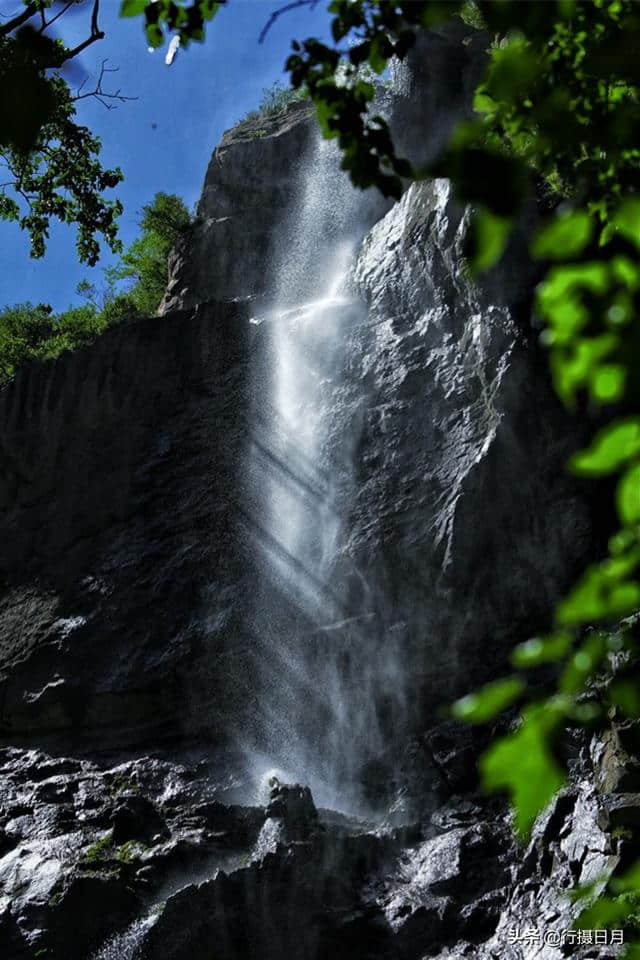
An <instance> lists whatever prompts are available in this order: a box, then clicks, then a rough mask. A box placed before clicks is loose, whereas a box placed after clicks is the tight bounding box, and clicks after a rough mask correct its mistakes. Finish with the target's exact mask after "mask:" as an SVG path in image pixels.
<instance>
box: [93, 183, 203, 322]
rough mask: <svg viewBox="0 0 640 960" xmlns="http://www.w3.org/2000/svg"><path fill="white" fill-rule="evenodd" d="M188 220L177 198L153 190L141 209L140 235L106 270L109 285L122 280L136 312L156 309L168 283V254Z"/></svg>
mask: <svg viewBox="0 0 640 960" xmlns="http://www.w3.org/2000/svg"><path fill="white" fill-rule="evenodd" d="M190 223H191V215H190V213H189V210H188V208H187V207H186V205H185V204H184V202H183V201H182V200H181V199H180V197H177V196H176V195H175V194H172V193H156V195H155V197H154V198H153V200H152V201H151V203H146V204H145V205H144V206H143V208H142V219H141V220H140V222H139V227H140V231H141V232H140V236H139V237H137V238H136V239H135V240H134V241H133V243H132V244H131V245H130V246H129V247H128V248H127V249H126V250H125V252H124V253H123V254H122V257H121V258H120V262H119V263H118V264H116V265H115V266H114V267H107V269H106V270H105V274H106V276H107V280H108V281H109V283H110V284H111V285H112V287H114V288H115V286H116V285H117V284H118V283H119V282H121V281H125V283H126V284H127V288H126V294H127V297H128V299H129V300H130V301H131V302H132V303H133V305H134V306H135V308H136V310H137V311H138V312H139V313H141V314H144V315H147V316H148V315H150V314H153V313H155V312H156V310H157V309H158V306H159V304H160V301H161V300H162V296H163V294H164V291H165V289H166V286H167V262H168V259H169V253H170V252H171V248H172V247H173V245H174V244H175V242H176V240H177V238H178V237H179V236H180V234H181V233H182V231H183V230H186V229H187V227H188V226H189V224H190Z"/></svg>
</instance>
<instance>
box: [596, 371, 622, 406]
mask: <svg viewBox="0 0 640 960" xmlns="http://www.w3.org/2000/svg"><path fill="white" fill-rule="evenodd" d="M626 379H627V371H626V368H625V367H623V366H622V364H621V363H604V364H602V366H600V367H597V368H596V369H595V370H594V371H593V372H592V374H591V379H590V388H591V396H592V397H593V399H594V400H598V401H599V402H600V403H614V402H615V401H616V400H619V399H620V398H621V397H622V394H623V393H624V385H625V382H626Z"/></svg>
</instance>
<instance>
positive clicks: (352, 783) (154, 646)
mask: <svg viewBox="0 0 640 960" xmlns="http://www.w3.org/2000/svg"><path fill="white" fill-rule="evenodd" d="M482 49H483V43H482V42H481V41H479V40H478V38H477V36H475V35H473V34H471V33H469V32H468V31H466V30H463V29H462V28H461V29H460V30H458V31H455V32H453V33H450V34H446V33H445V34H442V33H440V34H430V35H425V37H424V38H423V39H422V40H421V43H420V45H419V47H418V50H417V51H416V52H415V53H414V55H413V60H412V64H411V70H410V72H409V73H408V74H405V75H404V78H403V82H402V84H401V85H400V86H399V87H398V88H397V89H396V90H395V92H394V91H392V92H391V93H389V94H387V95H386V97H387V101H386V107H385V109H388V111H389V112H390V115H391V117H392V121H393V124H394V125H395V127H394V129H395V130H396V133H397V136H398V137H399V138H400V139H401V141H402V143H403V145H404V146H405V147H406V149H407V150H408V151H410V152H411V151H416V150H417V151H419V152H420V154H421V155H422V157H424V156H426V155H428V154H429V151H432V150H435V149H436V148H437V146H438V144H439V143H440V142H441V140H442V137H443V136H444V131H446V129H447V127H448V125H450V124H451V123H452V122H454V120H455V119H456V117H459V116H461V115H463V114H464V113H465V112H466V111H467V110H468V109H469V106H468V94H469V90H470V89H472V86H473V82H474V77H475V76H477V70H478V63H479V58H481V56H482ZM438 64H440V65H441V67H442V69H441V70H439V69H438ZM452 64H453V65H455V70H453V67H452ZM444 65H446V68H445V66H444ZM452 70H453V74H452ZM467 219H468V214H467V213H466V212H465V211H464V210H461V209H460V208H459V207H458V206H457V205H456V203H455V201H454V198H452V196H451V192H450V188H449V185H448V184H447V182H446V181H436V182H433V183H424V184H420V185H414V186H412V187H411V188H410V189H408V190H407V191H406V193H405V194H404V196H403V198H402V199H401V200H400V201H399V202H398V203H397V204H395V205H393V206H390V205H389V204H388V203H385V202H383V201H381V200H380V198H378V197H376V196H375V195H364V196H362V195H358V194H356V193H355V191H353V190H352V189H351V187H350V186H349V184H348V183H347V181H346V180H345V178H344V176H343V175H341V174H340V172H339V170H338V163H337V158H336V156H335V154H333V153H332V152H331V151H330V150H328V149H327V148H326V147H325V146H323V145H322V144H320V142H319V139H318V136H317V131H316V130H315V127H314V121H313V118H312V116H311V111H310V110H309V108H308V106H306V105H305V104H296V105H293V106H291V107H289V108H288V109H287V110H285V111H283V112H282V113H281V114H279V115H276V116H273V117H270V118H265V119H260V120H257V121H249V122H247V123H244V124H241V125H240V126H239V127H237V128H235V129H234V130H233V131H230V132H229V133H227V134H226V135H225V137H224V139H223V141H222V144H221V145H220V147H219V148H218V149H217V150H216V152H215V154H214V157H213V159H212V161H211V164H210V167H209V170H208V172H207V176H206V180H205V185H204V190H203V195H202V199H201V202H200V206H199V210H198V218H197V220H196V222H195V224H194V226H193V229H192V231H191V233H190V234H189V235H188V236H187V237H185V239H184V241H183V242H182V243H181V245H180V247H179V249H178V250H177V251H176V252H175V254H174V257H173V260H172V264H171V279H170V284H169V288H168V290H167V294H166V297H165V301H164V304H163V312H162V315H161V316H159V317H154V318H149V319H148V320H145V321H143V322H141V323H136V324H133V325H125V326H122V327H118V328H116V329H113V330H111V331H109V332H108V333H106V334H105V335H104V336H103V337H102V338H101V339H100V340H99V341H98V342H97V343H96V344H94V345H93V346H91V347H88V348H86V349H84V350H81V351H78V352H76V353H74V354H70V355H67V356H63V357H61V358H59V359H58V360H56V361H54V362H48V363H43V364H39V365H34V366H32V367H30V368H29V369H25V370H23V371H21V372H20V373H19V374H18V376H17V377H16V378H15V379H14V381H13V382H12V383H10V384H9V385H8V386H7V387H6V388H4V389H3V391H2V392H1V393H0V418H1V420H2V423H3V432H2V439H1V441H0V463H1V465H2V471H1V477H2V479H1V481H0V503H1V504H2V518H1V520H0V530H1V532H0V544H2V546H1V547H0V569H1V570H2V575H3V588H2V597H1V599H0V720H1V723H2V727H1V736H2V743H3V749H2V753H1V755H0V771H1V776H2V780H1V781H0V798H1V799H0V883H2V893H3V899H2V900H1V901H0V942H2V944H3V946H4V949H5V953H4V954H3V955H5V956H7V957H8V958H9V960H23V958H32V957H36V956H39V957H43V956H44V957H51V958H58V957H59V958H63V957H64V958H78V960H80V958H85V957H90V956H95V957H99V958H102V960H110V958H112V960H115V958H118V960H126V958H135V960H142V958H147V960H162V958H165V957H166V958H169V957H171V958H175V960H182V958H187V957H189V958H200V957H202V958H203V960H204V958H209V957H210V956H211V955H212V950H214V951H215V955H216V957H217V958H219V960H222V958H230V960H231V958H233V960H246V958H249V957H256V958H257V957H260V958H261V960H263V958H274V960H275V958H284V957H286V956H288V957H295V958H300V960H302V958H304V960H307V958H308V960H320V958H325V957H326V958H329V957H330V956H331V957H342V956H350V957H355V958H363V960H364V958H374V957H376V958H377V957H388V958H390V960H391V958H394V960H395V958H398V960H404V958H407V960H410V958H415V960H418V958H423V957H427V956H429V957H438V958H440V960H445V958H453V957H456V958H458V957H478V958H485V957H486V958H489V957H497V956H501V957H508V958H514V960H516V958H520V957H524V956H529V955H533V954H529V953H527V952H526V950H527V949H528V947H527V946H526V944H525V945H523V944H522V943H518V942H515V943H511V942H510V938H509V930H510V928H511V927H515V926H519V927H524V926H526V925H532V924H533V925H538V926H539V927H540V929H541V930H542V929H546V930H552V931H557V932H558V936H560V934H561V932H562V931H564V930H567V929H568V928H569V926H570V922H571V916H572V911H574V909H575V908H574V907H573V906H572V905H571V904H570V903H569V902H568V901H564V900H563V899H562V898H561V897H560V895H559V892H558V887H563V888H568V887H570V886H572V885H575V884H576V883H586V882H589V881H591V880H592V879H594V878H595V877H596V876H599V875H600V874H602V873H603V872H606V871H607V870H610V869H611V868H612V867H613V866H614V865H615V863H617V862H618V859H619V857H620V856H621V855H623V854H624V851H623V849H622V847H623V841H622V840H621V839H620V838H617V839H614V838H613V837H612V836H611V835H610V832H608V825H609V824H610V823H611V824H612V823H614V822H615V823H616V824H617V825H621V824H622V825H624V823H625V822H627V820H628V817H629V816H631V817H632V816H633V802H632V801H631V800H630V799H629V798H627V801H625V791H627V792H628V791H629V790H632V789H635V786H634V783H635V781H634V778H633V765H632V764H631V763H630V761H629V757H628V755H627V754H626V753H625V751H624V749H623V748H622V746H621V745H620V743H621V740H620V738H622V740H624V739H625V738H626V740H628V741H629V742H631V741H632V740H633V737H634V736H635V732H634V730H633V729H629V730H622V731H618V732H617V733H616V734H615V737H617V738H618V739H617V740H616V744H615V745H614V747H612V746H611V743H609V744H608V745H607V744H604V745H603V744H600V746H598V745H597V744H596V745H595V746H594V749H593V750H592V751H591V753H590V752H589V749H588V744H587V743H586V742H583V741H578V740H574V741H571V742H569V743H568V746H567V749H568V750H569V752H570V754H571V757H572V763H573V779H572V783H571V785H570V786H569V788H567V790H566V791H565V792H564V793H563V794H561V795H560V796H559V797H558V798H557V800H556V801H555V803H554V805H553V807H552V809H551V810H550V811H549V812H548V814H547V815H546V816H545V817H544V818H543V819H542V820H541V822H540V823H539V824H538V825H537V827H536V831H535V834H534V837H533V839H532V842H531V844H530V846H529V848H528V850H527V851H526V852H525V851H520V852H518V851H516V849H515V847H514V844H513V840H512V838H511V834H510V831H509V829H508V823H507V819H506V811H505V808H504V806H503V805H502V804H501V802H498V801H488V800H487V799H486V798H483V797H481V796H479V795H478V794H477V793H476V781H475V772H474V762H475V758H476V757H477V754H478V752H479V749H480V745H481V741H482V736H476V735H475V734H474V735H473V736H472V735H471V734H469V733H468V732H467V731H461V730H459V729H457V728H455V727H454V726H453V725H452V724H450V723H448V722H446V721H443V720H442V719H441V715H440V711H441V708H442V706H443V705H445V704H446V703H448V702H449V701H450V699H451V698H452V697H454V696H456V695H459V694H461V693H464V692H466V691H467V690H468V689H469V687H470V686H472V685H473V684H474V683H478V682H481V681H482V680H484V679H486V678H488V677H491V676H494V675H495V673H496V671H497V670H498V669H500V667H501V665H502V664H503V663H504V660H505V657H506V654H507V652H508V650H509V649H510V647H511V646H512V645H513V644H514V643H515V642H517V641H519V640H522V639H525V638H527V637H528V636H530V635H531V634H532V633H534V632H535V631H536V630H538V629H542V628H544V627H545V625H546V623H547V621H548V617H549V611H550V609H551V607H552V604H553V602H554V600H555V599H556V598H557V597H558V596H559V595H560V593H561V592H562V590H563V589H564V588H565V587H566V585H567V584H568V582H569V581H570V580H571V578H572V576H573V573H574V571H575V570H576V569H577V567H578V566H579V565H580V564H582V563H583V562H584V561H585V559H586V558H587V557H588V556H589V554H590V552H591V551H593V549H594V544H595V540H596V539H597V531H594V530H593V529H592V528H591V525H590V522H589V515H590V512H589V505H588V503H587V502H586V499H585V494H584V491H583V490H582V489H581V488H580V486H579V485H578V484H577V483H576V482H575V481H573V480H571V479H569V478H568V477H567V476H566V475H565V473H564V470H563V464H564V462H565V460H566V458H567V456H568V454H569V453H570V451H571V449H573V447H574V445H575V443H576V442H577V433H578V426H577V424H575V423H572V422H571V420H570V419H569V418H568V417H567V415H566V414H565V413H564V411H563V410H562V409H561V407H560V405H559V403H558V402H557V400H556V399H555V397H554V395H553V393H552V390H551V387H550V384H549V381H548V377H547V374H546V364H545V359H544V357H541V356H540V353H539V348H538V347H537V344H536V337H535V335H534V332H533V331H532V330H531V327H530V324H529V307H530V298H531V291H532V286H533V283H534V282H535V277H533V276H531V275H530V274H529V273H528V271H527V269H526V268H525V267H524V266H523V263H524V261H523V258H522V256H521V251H520V250H519V244H521V243H522V242H524V240H525V239H526V234H527V223H523V225H522V236H521V238H520V240H518V241H517V242H516V243H515V244H514V247H513V249H512V251H511V252H510V254H509V255H508V256H507V257H506V258H505V260H504V262H503V263H502V264H501V265H500V266H499V267H498V268H496V269H495V270H494V271H493V273H492V274H491V275H490V276H489V277H488V278H487V279H486V280H485V282H484V283H483V284H482V285H481V286H473V285H471V284H470V282H469V280H468V278H467V276H466V274H465V272H464V269H463V260H462V241H463V238H464V232H465V228H466V223H467ZM612 736H613V734H612ZM612 751H613V754H614V755H615V757H616V758H617V759H616V763H617V764H618V767H617V768H616V769H618V768H619V769H620V770H626V771H628V772H629V776H628V777H627V779H626V780H625V778H624V777H618V778H617V779H616V782H615V784H611V783H609V782H608V780H607V777H608V776H609V774H610V771H611V769H612V763H613V761H612V760H611V756H612V755H613V754H612ZM594 764H595V766H596V768H597V770H598V771H600V772H599V774H598V777H595V776H594V772H593V769H594ZM614 766H615V764H614ZM607 771H609V773H607ZM283 779H300V780H302V781H303V782H305V783H309V784H310V785H311V787H312V789H313V792H314V796H315V801H316V803H317V804H318V807H319V809H317V810H316V807H315V806H314V800H313V799H312V798H311V795H310V794H309V791H308V790H304V789H303V788H302V787H297V786H296V787H294V786H287V785H286V784H284V783H282V781H283ZM609 779H610V777H609ZM598 791H599V792H598ZM612 796H613V797H614V800H612V799H611V797H612ZM616 797H617V800H616V799H615V798H616ZM620 797H622V800H620ZM625 804H626V805H625ZM330 807H333V808H335V809H333V810H332V809H329V808H330ZM336 811H340V812H336ZM621 811H622V812H621ZM625 811H626V812H625ZM629 811H631V813H629ZM554 935H555V934H554ZM2 938H4V940H2ZM558 942H559V941H558ZM544 951H545V952H544V953H540V954H536V955H540V956H544V957H548V958H549V960H555V958H560V957H561V956H565V955H566V952H565V953H562V952H561V950H560V948H559V947H558V945H557V943H556V942H555V941H554V942H553V943H551V942H549V943H548V944H547V945H546V946H545V947H544ZM581 951H582V952H580V953H579V954H578V953H576V954H575V955H580V956H584V957H587V956H595V955H596V954H593V953H589V948H588V947H585V948H584V949H582V948H581ZM597 955H598V956H604V955H605V954H604V953H602V952H600V953H598V954H597Z"/></svg>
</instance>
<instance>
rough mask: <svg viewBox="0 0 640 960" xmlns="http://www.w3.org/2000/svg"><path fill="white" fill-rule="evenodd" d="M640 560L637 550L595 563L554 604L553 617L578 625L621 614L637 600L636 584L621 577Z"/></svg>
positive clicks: (639, 588)
mask: <svg viewBox="0 0 640 960" xmlns="http://www.w3.org/2000/svg"><path fill="white" fill-rule="evenodd" d="M638 563H640V550H638V548H636V549H633V550H630V551H629V552H628V553H626V554H622V555H619V556H616V557H613V558H611V559H609V560H605V561H603V562H602V563H600V564H596V565H594V566H592V567H589V569H588V570H587V571H586V572H585V573H584V574H583V575H582V577H581V578H580V580H579V581H578V583H577V584H576V586H575V587H574V588H573V590H572V591H571V592H570V593H569V595H568V596H567V597H566V599H565V600H563V601H562V603H560V604H558V606H557V608H556V620H557V622H558V623H561V624H563V625H565V626H579V625H580V624H583V623H594V622H597V621H600V620H607V619H612V618H617V617H621V616H625V615H626V614H628V613H631V612H632V611H633V610H634V608H635V606H636V605H637V604H638V602H640V585H638V584H637V583H636V582H635V581H631V580H625V578H626V577H628V576H629V574H631V573H633V571H634V570H635V569H636V567H637V566H638Z"/></svg>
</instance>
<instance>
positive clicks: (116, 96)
mask: <svg viewBox="0 0 640 960" xmlns="http://www.w3.org/2000/svg"><path fill="white" fill-rule="evenodd" d="M108 62H109V61H108V60H103V61H102V65H101V67H100V75H99V77H98V82H97V83H96V86H95V89H94V90H89V91H88V92H87V93H82V92H81V91H82V89H83V87H84V85H85V83H86V82H87V81H86V79H85V80H83V81H82V83H81V84H80V86H79V87H78V90H77V93H76V95H75V97H72V98H71V99H72V100H73V102H74V103H76V102H77V101H78V100H87V99H88V98H89V97H95V98H96V100H98V101H99V102H100V103H101V104H102V106H103V107H106V108H107V110H115V109H116V108H115V106H114V104H111V103H105V100H119V101H120V103H125V101H127V100H137V99H138V98H137V97H127V96H126V95H125V94H124V93H120V89H118V90H116V91H115V93H109V92H108V91H106V90H103V89H102V81H103V80H104V76H105V74H106V73H118V69H119V68H118V67H108V66H107V63H108Z"/></svg>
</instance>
